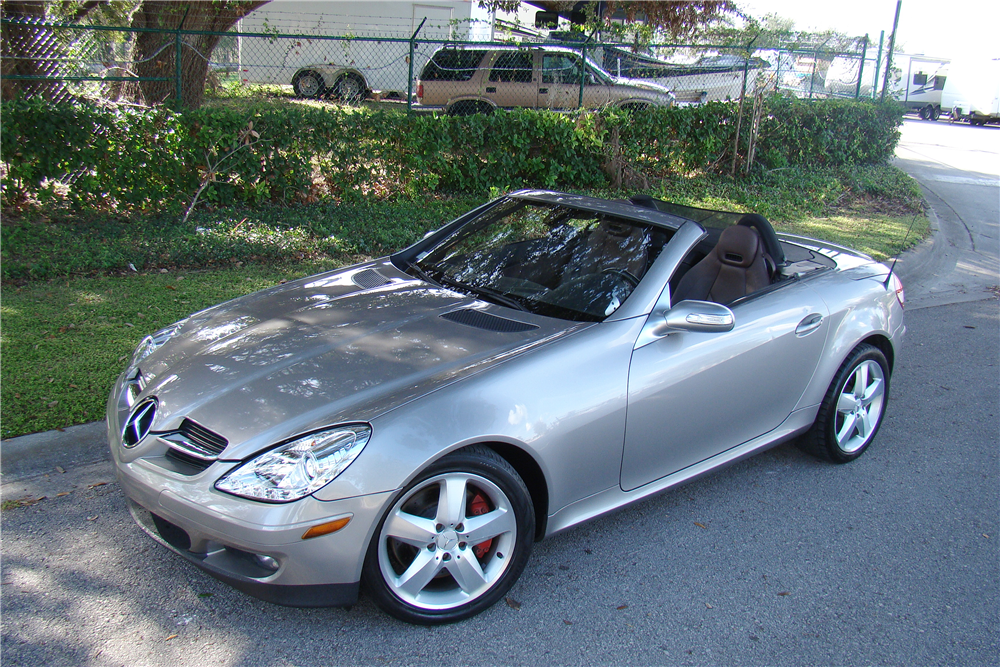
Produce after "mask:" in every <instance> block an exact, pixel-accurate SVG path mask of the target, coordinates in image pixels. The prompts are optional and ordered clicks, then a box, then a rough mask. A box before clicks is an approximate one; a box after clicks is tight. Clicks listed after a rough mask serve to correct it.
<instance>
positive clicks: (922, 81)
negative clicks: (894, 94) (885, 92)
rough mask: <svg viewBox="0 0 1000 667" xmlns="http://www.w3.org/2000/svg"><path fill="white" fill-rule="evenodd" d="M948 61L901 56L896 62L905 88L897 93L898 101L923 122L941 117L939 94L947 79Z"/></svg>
mask: <svg viewBox="0 0 1000 667" xmlns="http://www.w3.org/2000/svg"><path fill="white" fill-rule="evenodd" d="M949 62H950V61H949V60H945V59H943V58H928V57H924V56H906V55H902V56H901V59H900V60H896V63H897V64H898V66H899V68H900V70H901V71H902V72H903V73H904V74H905V81H906V88H905V89H903V88H902V87H901V90H900V91H899V93H898V96H899V100H900V101H901V102H902V103H903V104H904V105H905V106H906V108H907V109H909V110H910V111H916V112H917V113H918V114H920V117H921V118H923V119H924V120H937V119H938V118H939V117H940V116H941V93H942V91H944V87H945V83H946V81H947V78H948V63H949Z"/></svg>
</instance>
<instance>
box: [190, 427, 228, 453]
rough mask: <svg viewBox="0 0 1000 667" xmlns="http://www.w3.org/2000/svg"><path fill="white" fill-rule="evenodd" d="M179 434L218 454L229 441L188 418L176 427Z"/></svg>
mask: <svg viewBox="0 0 1000 667" xmlns="http://www.w3.org/2000/svg"><path fill="white" fill-rule="evenodd" d="M177 432H178V433H180V434H181V435H186V436H187V437H189V438H190V439H191V440H193V441H194V442H196V443H198V444H199V445H201V446H202V447H203V448H205V449H206V450H208V451H209V452H211V453H212V454H214V455H215V456H218V455H219V454H221V453H222V450H224V449H225V448H226V447H227V446H228V445H229V441H228V440H226V439H225V438H223V437H222V436H221V435H219V434H218V433H213V432H212V431H209V430H208V429H207V428H205V427H204V426H202V425H200V424H196V423H195V422H193V421H191V420H190V419H185V420H184V421H182V422H181V427H180V428H179V429H177Z"/></svg>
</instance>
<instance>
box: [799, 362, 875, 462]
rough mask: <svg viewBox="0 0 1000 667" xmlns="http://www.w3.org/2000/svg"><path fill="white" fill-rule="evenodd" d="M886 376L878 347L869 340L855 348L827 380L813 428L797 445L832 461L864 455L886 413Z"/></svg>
mask: <svg viewBox="0 0 1000 667" xmlns="http://www.w3.org/2000/svg"><path fill="white" fill-rule="evenodd" d="M889 375H890V373H889V363H888V362H887V361H886V359H885V355H884V354H882V351H881V350H880V349H878V348H877V347H875V346H874V345H869V344H868V343H862V344H861V345H858V346H857V347H856V348H854V350H853V351H852V352H851V354H849V355H848V356H847V359H846V360H845V361H844V363H843V364H841V366H840V369H839V370H838V371H837V374H836V376H834V378H833V382H831V383H830V388H829V389H828V390H827V392H826V396H824V397H823V403H822V404H821V405H820V408H819V413H818V414H817V415H816V421H815V422H814V423H813V425H812V428H811V429H810V430H809V431H808V432H807V433H806V434H805V435H803V436H802V437H801V438H799V441H798V445H799V447H800V448H802V449H803V450H804V451H806V452H808V453H810V454H813V455H814V456H818V457H819V458H823V459H827V460H830V461H833V462H834V463H848V462H850V461H853V460H854V459H856V458H858V457H859V456H861V455H862V454H864V452H865V450H866V449H868V446H869V445H871V443H872V440H874V439H875V435H876V434H877V433H878V429H879V427H880V426H881V425H882V418H883V417H884V416H885V409H886V406H887V405H888V403H889ZM862 385H863V386H862Z"/></svg>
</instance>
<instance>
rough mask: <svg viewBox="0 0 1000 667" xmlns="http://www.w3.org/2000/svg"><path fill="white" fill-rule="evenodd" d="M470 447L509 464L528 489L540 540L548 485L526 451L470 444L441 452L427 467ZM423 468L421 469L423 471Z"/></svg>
mask: <svg viewBox="0 0 1000 667" xmlns="http://www.w3.org/2000/svg"><path fill="white" fill-rule="evenodd" d="M472 447H486V448H487V449H491V450H493V451H494V452H496V453H497V454H498V455H499V456H500V457H501V458H502V459H503V460H505V461H506V462H507V463H509V464H510V465H511V466H512V467H513V468H514V470H515V471H516V472H517V474H518V475H519V476H520V477H521V479H522V480H523V481H524V485H525V486H527V487H528V493H529V494H531V504H532V505H533V506H534V508H535V541H538V540H541V539H542V537H543V536H544V535H545V527H546V524H547V521H548V515H549V485H548V482H547V481H546V480H545V473H543V472H542V467H541V466H540V465H538V462H537V461H536V460H535V458H534V457H533V456H532V455H531V454H530V453H528V452H527V451H526V450H524V449H522V448H521V447H518V446H517V445H514V444H511V443H508V442H500V441H486V442H472V443H466V444H465V445H463V446H462V447H459V448H457V449H451V450H448V451H447V452H443V453H442V455H441V457H438V458H435V459H434V460H432V461H428V462H427V466H429V465H431V464H432V463H434V461H438V460H440V458H443V457H444V456H448V455H449V454H454V453H456V452H461V451H464V450H466V449H470V448H472ZM427 466H423V467H427ZM423 467H422V468H421V469H423Z"/></svg>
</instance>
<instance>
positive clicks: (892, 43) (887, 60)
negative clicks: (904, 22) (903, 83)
mask: <svg viewBox="0 0 1000 667" xmlns="http://www.w3.org/2000/svg"><path fill="white" fill-rule="evenodd" d="M902 6H903V0H896V18H895V19H893V21H892V34H891V35H889V50H888V51H887V52H886V56H885V82H884V83H883V84H882V100H881V101H883V102H884V101H885V93H886V91H887V90H889V75H890V72H891V70H892V49H893V47H894V46H895V45H896V28H897V26H898V25H899V10H900V9H901V8H902ZM907 85H909V82H907Z"/></svg>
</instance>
